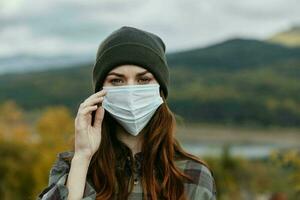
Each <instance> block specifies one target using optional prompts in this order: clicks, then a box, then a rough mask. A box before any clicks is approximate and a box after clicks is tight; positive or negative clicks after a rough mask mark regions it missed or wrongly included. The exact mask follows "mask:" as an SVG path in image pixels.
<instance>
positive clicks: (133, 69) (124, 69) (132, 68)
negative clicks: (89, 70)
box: [110, 64, 150, 74]
mask: <svg viewBox="0 0 300 200" xmlns="http://www.w3.org/2000/svg"><path fill="white" fill-rule="evenodd" d="M144 71H148V70H147V69H145V68H143V67H141V66H137V65H131V64H130V65H129V64H128V65H120V66H117V67H115V68H114V69H112V70H111V71H110V72H116V73H122V74H127V73H140V72H144ZM149 73H150V72H149Z"/></svg>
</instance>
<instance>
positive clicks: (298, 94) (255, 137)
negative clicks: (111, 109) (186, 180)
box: [0, 0, 300, 200]
mask: <svg viewBox="0 0 300 200" xmlns="http://www.w3.org/2000/svg"><path fill="white" fill-rule="evenodd" d="M299 10H300V2H299V1H297V0H265V1H260V0H252V1H249V0H248V1H246V0H202V1H198V0H186V1H180V0H172V1H171V0H165V1H159V0H145V1H139V0H128V1H122V0H97V1H96V0H90V1H83V0H44V1H32V0H27V1H25V0H1V1H0V157H1V162H0V198H1V199H35V198H36V197H37V195H38V193H39V192H41V190H42V189H44V188H45V187H46V186H47V184H48V176H49V170H50V167H51V166H52V164H53V162H54V160H55V159H56V154H57V153H59V152H61V151H67V150H69V149H70V147H71V143H70V138H71V137H72V136H73V134H74V119H75V116H76V113H77V110H78V106H79V104H80V103H81V102H82V101H83V100H85V99H86V98H87V97H88V96H90V95H91V94H92V93H93V91H92V66H93V63H94V59H95V57H96V51H97V48H98V45H99V44H100V42H101V41H102V40H103V39H104V38H105V37H106V36H107V35H109V34H110V33H111V32H112V31H114V30H116V29H118V28H120V27H121V26H124V25H126V26H134V27H137V28H141V29H144V30H148V31H150V32H153V33H156V34H158V35H159V36H160V37H161V38H162V39H163V40H164V42H165V44H166V47H167V59H168V64H169V66H170V71H171V86H170V96H169V98H168V103H169V106H170V107H171V110H172V111H173V112H174V113H176V117H177V119H178V128H177V133H176V134H177V135H176V137H177V138H178V139H179V140H180V141H181V142H182V145H183V147H184V148H185V149H186V150H187V151H189V152H191V153H194V154H196V155H198V156H199V157H200V158H202V159H203V160H205V161H207V163H208V164H209V165H210V166H211V168H212V171H213V173H214V176H215V179H216V184H217V190H218V199H221V200H227V199H231V200H235V199H236V200H239V199H241V200H244V199H245V200H248V199H249V200H252V199H255V200H256V199H257V200H267V199H295V200H299V199H300V84H299V80H300V12H299Z"/></svg>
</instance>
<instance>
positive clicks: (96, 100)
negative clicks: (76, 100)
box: [82, 97, 104, 108]
mask: <svg viewBox="0 0 300 200" xmlns="http://www.w3.org/2000/svg"><path fill="white" fill-rule="evenodd" d="M103 99H104V98H103V97H96V98H94V99H89V100H86V101H85V102H83V105H82V108H85V107H87V106H93V105H94V104H96V103H97V104H98V103H101V102H102V101H103Z"/></svg>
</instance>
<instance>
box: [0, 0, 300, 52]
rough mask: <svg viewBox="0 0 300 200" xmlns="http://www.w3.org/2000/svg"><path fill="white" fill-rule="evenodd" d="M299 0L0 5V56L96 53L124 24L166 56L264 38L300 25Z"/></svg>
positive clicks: (72, 0)
mask: <svg viewBox="0 0 300 200" xmlns="http://www.w3.org/2000/svg"><path fill="white" fill-rule="evenodd" d="M298 8H299V3H298V0H265V1H261V0H252V1H248V0H206V1H204V0H203V1H199V0H186V1H180V0H165V1H160V0H145V1H140V0H128V1H123V0H101V1H99V0H90V1H82V0H44V1H33V0H27V1H25V0H2V1H1V3H0V25H1V29H0V43H1V49H0V57H3V56H8V55H14V54H22V53H23V54H34V55H37V54H38V55H39V54H43V55H58V54H70V55H80V54H90V55H91V54H93V55H94V54H95V51H96V49H97V46H98V44H99V43H100V42H101V40H102V39H104V37H106V36H107V35H108V34H109V33H110V32H112V31H113V30H115V29H117V28H119V27H120V26H122V25H131V26H135V27H137V28H141V29H145V30H148V31H151V32H154V33H156V34H158V35H159V36H161V37H162V38H163V40H164V41H165V43H166V45H167V51H175V50H180V49H187V48H192V47H198V46H206V45H209V44H211V43H216V42H218V41H222V40H225V39H226V38H231V37H252V38H266V37H268V36H270V35H271V34H274V33H275V32H277V31H281V30H283V29H286V28H288V27H290V26H292V25H294V24H298V25H299V23H300V12H298Z"/></svg>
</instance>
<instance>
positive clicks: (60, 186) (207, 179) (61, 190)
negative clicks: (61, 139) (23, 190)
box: [37, 151, 216, 200]
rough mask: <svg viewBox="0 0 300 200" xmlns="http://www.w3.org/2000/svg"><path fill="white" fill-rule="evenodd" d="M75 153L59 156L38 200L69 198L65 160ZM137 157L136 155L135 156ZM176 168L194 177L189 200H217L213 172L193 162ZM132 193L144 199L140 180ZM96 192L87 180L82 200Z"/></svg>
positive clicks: (182, 162)
mask: <svg viewBox="0 0 300 200" xmlns="http://www.w3.org/2000/svg"><path fill="white" fill-rule="evenodd" d="M73 155H74V152H71V151H66V152H61V153H59V154H58V155H57V160H56V162H55V163H54V165H53V166H52V168H51V169H50V174H49V182H48V186H47V187H46V188H44V190H43V191H42V192H41V193H40V194H39V195H38V197H37V200H65V199H67V196H68V192H69V191H68V188H67V187H66V185H65V184H66V180H67V177H68V172H69V170H70V163H69V162H67V161H66V160H65V159H64V158H67V157H70V156H71V157H72V156H73ZM135 157H136V155H135ZM175 164H176V166H177V167H178V168H179V169H181V170H182V171H183V172H185V173H186V174H187V175H189V176H190V177H192V179H193V180H192V181H189V182H185V183H184V189H185V192H186V195H187V199H189V200H216V184H215V180H214V177H213V175H212V173H211V171H210V170H209V169H208V168H207V167H206V166H204V165H202V164H200V163H197V162H195V161H192V160H176V161H175ZM138 179H139V180H138V182H137V184H135V185H134V188H133V191H132V192H131V193H130V196H129V198H128V199H129V200H134V199H135V200H138V199H143V189H142V185H141V181H140V177H139V178H138ZM95 199H96V191H95V189H94V187H93V184H92V181H91V180H90V179H89V178H87V179H86V183H85V188H84V194H83V197H82V200H95Z"/></svg>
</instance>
